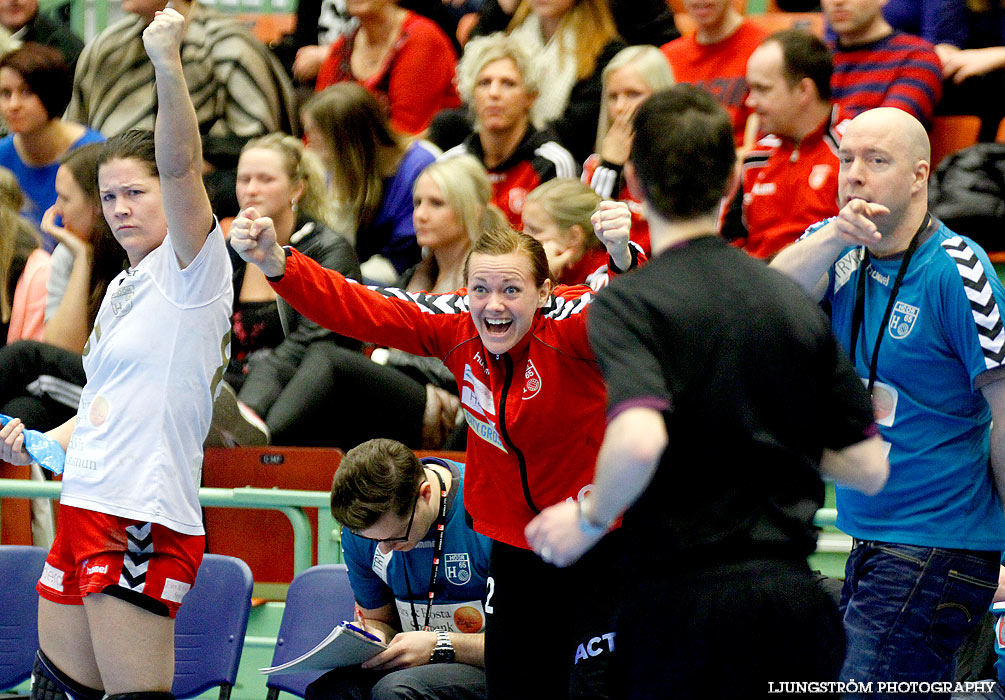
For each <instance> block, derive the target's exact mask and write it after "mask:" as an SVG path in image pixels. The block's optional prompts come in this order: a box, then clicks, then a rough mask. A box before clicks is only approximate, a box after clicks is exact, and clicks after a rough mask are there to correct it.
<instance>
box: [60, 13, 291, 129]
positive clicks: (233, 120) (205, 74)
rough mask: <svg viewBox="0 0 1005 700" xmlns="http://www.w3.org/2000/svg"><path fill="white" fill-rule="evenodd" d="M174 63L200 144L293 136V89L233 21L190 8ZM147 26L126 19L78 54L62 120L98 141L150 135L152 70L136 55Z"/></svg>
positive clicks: (263, 49)
mask: <svg viewBox="0 0 1005 700" xmlns="http://www.w3.org/2000/svg"><path fill="white" fill-rule="evenodd" d="M189 20H190V21H189V26H188V30H187V32H186V34H185V39H184V42H183V44H182V63H183V66H184V71H185V80H186V82H187V83H188V86H189V91H190V92H191V95H192V102H193V104H194V105H195V109H196V116H197V118H198V120H199V130H200V131H201V132H202V134H203V137H204V138H205V137H206V136H207V135H208V136H212V137H220V138H227V137H235V136H236V137H238V138H241V139H246V138H249V137H252V136H258V135H262V134H267V133H270V132H273V131H286V132H290V133H297V131H298V129H297V123H296V119H295V114H296V113H295V111H294V105H295V103H294V95H293V88H292V86H291V84H290V82H289V79H288V78H287V77H286V75H285V73H283V69H282V67H281V66H280V64H279V62H278V61H277V60H276V59H275V57H274V56H273V55H272V54H271V53H270V52H269V50H268V49H267V48H266V47H265V46H264V45H263V44H262V43H261V42H259V41H258V40H257V39H255V37H254V36H253V35H252V34H251V33H250V32H249V31H248V30H247V29H245V27H244V26H243V25H241V24H240V23H239V22H237V21H236V20H234V19H232V18H230V17H227V16H225V15H222V14H220V13H218V12H216V11H215V10H212V9H209V8H206V7H203V6H201V5H199V4H198V3H195V4H193V5H192V11H191V14H190V16H189ZM146 25H147V22H146V20H145V19H144V18H142V17H138V16H135V15H129V16H127V17H125V18H123V19H121V20H119V21H118V22H116V23H114V24H112V25H110V26H109V27H107V28H106V29H105V30H104V31H103V32H101V34H99V35H98V36H97V37H95V38H94V39H93V40H92V41H91V42H89V43H88V44H87V46H85V47H84V52H83V53H82V54H81V56H80V60H79V61H78V63H77V70H76V73H75V75H74V79H73V95H72V97H71V100H70V104H69V106H68V107H67V110H66V118H68V119H71V120H73V121H77V122H80V123H82V124H87V125H88V126H90V127H92V128H94V129H97V130H98V131H100V132H101V133H102V134H104V135H105V136H114V135H115V134H119V133H122V132H123V131H127V130H129V129H151V130H152V129H153V125H154V115H155V113H156V109H157V98H156V93H155V89H154V71H153V65H152V64H151V63H150V61H149V60H148V59H147V56H146V52H145V51H144V50H143V39H142V33H143V30H144V29H145V28H146Z"/></svg>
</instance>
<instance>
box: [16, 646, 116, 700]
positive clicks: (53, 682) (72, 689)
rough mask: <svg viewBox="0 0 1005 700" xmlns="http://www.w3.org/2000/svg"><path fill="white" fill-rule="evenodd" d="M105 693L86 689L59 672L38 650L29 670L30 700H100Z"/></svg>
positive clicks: (95, 689) (94, 689)
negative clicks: (33, 663)
mask: <svg viewBox="0 0 1005 700" xmlns="http://www.w3.org/2000/svg"><path fill="white" fill-rule="evenodd" d="M104 696H105V691H103V690H98V689H97V688H88V687H87V686H86V685H82V684H80V683H78V682H77V681H75V680H73V679H72V678H70V677H69V676H67V675H66V674H65V673H63V672H62V671H60V670H59V669H58V668H57V667H56V664H54V663H52V661H51V660H50V659H49V657H48V656H46V655H45V654H43V653H42V650H41V649H39V650H38V651H36V652H35V665H34V666H33V667H32V669H31V700H101V699H102V698H103V697H104Z"/></svg>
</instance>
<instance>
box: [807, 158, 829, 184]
mask: <svg viewBox="0 0 1005 700" xmlns="http://www.w3.org/2000/svg"><path fill="white" fill-rule="evenodd" d="M831 170H833V168H832V167H831V166H830V165H828V164H826V163H820V164H818V165H814V166H813V169H812V170H810V178H809V184H810V189H814V190H819V189H820V188H821V187H823V186H824V185H826V184H827V179H828V178H829V177H830V176H831Z"/></svg>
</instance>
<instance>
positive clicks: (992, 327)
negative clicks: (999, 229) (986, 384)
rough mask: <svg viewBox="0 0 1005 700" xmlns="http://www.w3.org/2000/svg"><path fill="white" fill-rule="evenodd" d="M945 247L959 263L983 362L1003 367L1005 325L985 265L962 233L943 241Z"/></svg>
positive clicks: (957, 264) (994, 366) (1004, 361)
mask: <svg viewBox="0 0 1005 700" xmlns="http://www.w3.org/2000/svg"><path fill="white" fill-rule="evenodd" d="M942 248H943V249H944V250H945V251H946V252H947V253H948V254H949V257H951V258H952V259H953V261H954V262H955V263H956V270H957V272H959V273H960V278H961V279H962V280H963V288H964V289H965V290H966V293H967V299H968V300H969V301H970V310H971V312H972V313H973V316H974V324H975V325H976V327H977V337H978V338H979V339H980V343H981V350H983V351H984V365H985V367H986V368H987V369H995V368H997V367H1001V366H1002V365H1003V364H1005V325H1003V324H1002V318H1001V314H1000V313H999V309H998V303H997V302H996V301H995V297H994V293H993V292H992V289H991V283H990V282H988V277H987V274H986V273H985V271H984V265H983V264H981V261H980V258H978V257H977V254H976V253H975V252H974V250H973V248H971V247H970V246H969V245H968V244H967V242H966V241H964V240H963V239H962V238H960V237H959V236H954V237H953V238H950V239H948V240H945V241H943V242H942Z"/></svg>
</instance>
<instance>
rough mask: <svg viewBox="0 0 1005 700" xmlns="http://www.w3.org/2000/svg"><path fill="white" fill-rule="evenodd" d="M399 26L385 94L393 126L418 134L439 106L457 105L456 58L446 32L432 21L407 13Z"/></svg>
mask: <svg viewBox="0 0 1005 700" xmlns="http://www.w3.org/2000/svg"><path fill="white" fill-rule="evenodd" d="M402 29H403V35H404V36H403V41H402V45H401V47H400V49H399V50H398V52H397V54H396V55H395V57H394V59H393V63H392V65H391V68H390V83H389V85H388V95H387V96H388V101H389V103H390V112H391V124H392V125H393V126H394V128H395V129H397V130H399V131H403V132H406V133H409V134H417V133H419V132H421V131H422V130H423V129H425V128H426V127H427V126H429V123H430V122H431V121H432V119H433V115H435V114H436V113H437V112H439V111H440V110H441V109H444V108H446V107H457V106H459V105H460V100H459V99H458V97H457V92H456V90H455V89H454V83H453V80H454V66H455V65H456V63H457V58H456V56H455V55H454V47H453V46H452V45H451V44H450V40H449V39H448V38H447V35H446V34H444V33H443V30H441V29H440V28H439V27H438V26H436V25H435V24H434V23H433V22H432V21H430V20H428V19H426V18H424V17H420V16H418V15H410V16H409V18H408V19H407V20H406V21H405V25H404V27H403V28H402Z"/></svg>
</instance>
